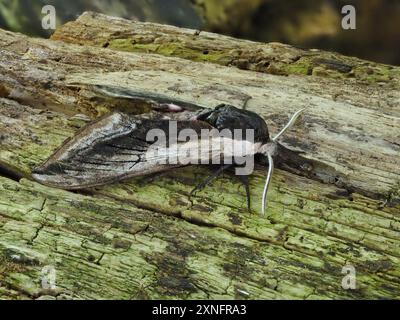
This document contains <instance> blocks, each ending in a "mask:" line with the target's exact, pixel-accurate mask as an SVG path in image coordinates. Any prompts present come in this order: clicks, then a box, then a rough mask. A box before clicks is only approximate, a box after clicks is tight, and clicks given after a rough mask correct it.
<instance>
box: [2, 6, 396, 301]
mask: <svg viewBox="0 0 400 320" xmlns="http://www.w3.org/2000/svg"><path fill="white" fill-rule="evenodd" d="M53 39H55V40H61V41H49V40H43V39H32V38H28V37H25V36H23V35H19V34H14V33H11V32H6V31H1V30H0V70H1V72H0V108H1V109H0V168H2V172H3V173H4V177H2V178H0V181H1V182H0V226H1V227H0V250H1V255H0V283H1V286H0V295H1V296H2V297H4V298H38V297H48V296H49V295H53V296H56V297H58V298H62V297H73V298H160V297H161V298H209V299H214V298H248V299H256V298H266V299H274V298H298V299H306V298H308V299H313V298H400V280H399V275H400V264H399V262H400V261H399V259H400V240H399V236H400V206H399V203H398V201H399V193H400V190H399V188H400V175H399V165H400V159H399V153H400V146H399V144H398V141H399V138H400V131H399V125H400V107H399V102H400V93H399V79H400V69H399V68H397V67H391V66H385V65H380V64H375V63H372V62H366V61H362V60H359V59H356V58H349V57H344V56H341V55H339V54H335V53H327V52H321V51H315V50H313V51H304V50H300V49H296V48H292V47H290V46H286V45H282V44H258V43H251V42H249V41H244V40H237V39H233V38H228V37H224V36H220V35H214V34H209V33H200V34H199V35H198V34H195V31H194V30H185V29H179V28H175V27H170V26H161V25H155V24H147V23H137V22H131V21H127V20H123V19H118V18H111V17H107V16H103V15H97V14H92V13H86V14H84V15H82V16H81V17H80V18H79V19H78V20H77V21H75V22H71V23H68V24H67V25H65V26H64V27H61V28H60V29H58V30H57V31H56V33H55V34H54V35H53ZM167 49H168V50H167ZM123 51H125V52H123ZM238 67H239V68H238ZM241 69H246V70H241ZM256 71H257V72H256ZM96 85H106V86H107V85H112V86H119V87H123V88H130V89H135V90H144V91H156V92H158V93H161V94H166V95H168V96H173V97H177V98H179V99H183V100H187V101H192V102H197V103H200V104H201V105H204V106H206V107H213V106H215V105H217V104H218V103H221V102H228V103H231V104H234V105H237V106H241V105H243V103H244V102H245V101H247V100H248V108H249V109H251V110H254V111H256V112H258V113H259V114H261V115H262V116H264V117H265V119H266V120H267V122H268V124H269V126H270V131H271V132H277V130H278V129H279V128H280V127H281V126H282V125H283V124H284V123H285V121H286V120H287V117H288V115H289V114H291V113H293V112H294V111H296V110H298V109H299V108H301V107H307V110H306V112H305V115H304V116H303V118H302V121H300V122H299V123H298V125H297V126H296V127H295V128H294V129H293V130H291V132H290V133H288V134H287V135H286V137H285V138H284V139H283V143H284V144H285V146H287V147H289V148H291V149H293V150H299V151H302V152H303V156H304V157H306V158H308V159H310V160H312V161H313V163H315V164H317V165H318V164H321V168H326V170H327V171H326V172H325V175H324V176H321V175H319V177H318V179H317V178H315V179H314V178H313V179H310V178H306V177H302V175H304V172H299V174H293V173H289V172H287V171H284V170H277V172H276V173H275V175H274V177H273V181H272V190H271V192H270V194H269V199H270V205H269V208H268V213H267V218H262V217H260V216H259V215H258V213H259V203H260V197H261V193H262V188H263V180H264V176H265V169H263V168H259V169H258V170H257V171H256V173H255V174H254V176H253V178H252V180H251V193H252V200H253V202H252V203H253V204H252V209H253V214H249V213H248V212H247V211H246V203H245V193H244V190H243V189H242V187H241V186H240V184H238V183H237V181H236V180H235V179H234V178H233V177H230V176H224V177H223V178H220V179H218V180H217V181H215V182H214V183H213V184H212V185H211V186H209V187H207V188H206V189H205V190H204V191H202V192H199V193H197V194H196V196H195V197H192V198H189V192H190V190H191V189H192V188H193V187H194V186H195V184H196V183H197V182H198V181H199V180H200V179H202V178H203V177H204V176H205V175H207V173H208V172H209V171H208V169H207V168H193V167H188V168H184V169H179V170H174V171H173V172H167V173H165V174H162V175H157V176H152V177H144V178H140V179H132V180H129V181H127V182H123V183H119V184H116V185H110V186H105V187H101V188H96V189H93V190H88V191H87V192H86V193H85V194H76V193H71V192H67V191H62V190H56V189H51V188H47V187H43V186H40V185H39V184H37V183H34V182H31V181H30V180H29V178H30V170H31V169H32V168H33V167H34V166H35V165H37V164H39V163H41V162H42V161H43V160H45V159H46V158H47V157H48V156H49V155H50V154H51V153H52V152H53V150H54V149H55V148H57V147H58V146H59V145H60V144H61V143H62V142H63V141H64V140H65V139H66V138H67V137H70V136H72V135H73V134H74V133H75V132H76V131H77V130H78V129H79V128H80V127H82V126H83V125H84V124H85V123H86V122H87V121H89V118H95V117H97V116H99V115H102V114H104V113H107V112H109V111H111V110H113V109H124V110H129V111H130V112H137V113H140V112H143V110H144V109H145V108H146V106H143V105H140V106H139V105H137V104H135V103H133V102H130V101H128V100H124V99H114V98H112V97H107V96H104V95H101V94H100V93H99V91H98V90H97V89H96ZM249 98H251V99H250V100H249ZM308 170H309V171H311V173H312V172H313V170H315V171H316V172H317V173H318V174H320V171H317V170H316V169H315V168H308ZM307 176H311V175H310V174H308V175H307ZM20 177H24V178H23V179H22V180H21V181H19V182H18V181H14V180H18V179H19V178H20ZM12 178H13V179H14V180H13V179H12ZM17 178H18V179H17ZM317 180H323V183H322V182H321V181H317ZM347 263H349V264H352V265H354V266H355V268H356V271H357V289H356V290H344V289H342V287H341V281H342V278H343V276H344V275H343V274H341V271H342V267H343V266H344V265H345V264H347ZM46 265H51V266H54V267H55V268H56V271H57V290H56V291H46V290H43V289H41V282H40V277H41V270H42V268H43V267H44V266H46Z"/></svg>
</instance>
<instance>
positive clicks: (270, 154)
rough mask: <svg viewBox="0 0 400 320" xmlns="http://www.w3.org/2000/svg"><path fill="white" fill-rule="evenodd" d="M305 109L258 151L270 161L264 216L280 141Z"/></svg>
mask: <svg viewBox="0 0 400 320" xmlns="http://www.w3.org/2000/svg"><path fill="white" fill-rule="evenodd" d="M304 110H305V109H301V110H299V111H297V112H296V113H295V114H294V115H293V116H292V117H291V118H290V120H289V122H288V123H287V124H286V126H285V127H283V129H282V130H281V131H280V132H279V133H278V134H277V135H276V136H275V137H273V138H272V139H270V140H269V141H268V142H267V143H266V144H264V145H262V146H261V147H260V149H259V151H258V153H260V154H263V155H264V156H266V157H267V159H268V173H267V178H266V179H265V185H264V192H263V196H262V203H261V211H262V214H263V215H265V209H266V207H267V193H268V188H269V185H270V182H271V178H272V174H273V172H274V157H275V155H276V154H277V150H278V139H279V138H280V137H281V136H282V135H283V134H284V133H285V132H286V131H287V130H289V129H290V128H291V127H292V126H293V125H294V124H295V122H296V120H297V118H298V117H299V116H300V114H301V113H302V112H303V111H304Z"/></svg>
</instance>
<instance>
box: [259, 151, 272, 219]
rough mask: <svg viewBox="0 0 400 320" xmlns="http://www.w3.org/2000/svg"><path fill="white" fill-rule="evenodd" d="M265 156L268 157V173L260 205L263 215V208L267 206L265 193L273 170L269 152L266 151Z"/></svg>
mask: <svg viewBox="0 0 400 320" xmlns="http://www.w3.org/2000/svg"><path fill="white" fill-rule="evenodd" d="M267 157H268V174H267V179H266V180H265V186H264V192H263V197H262V205H261V207H262V208H261V209H262V214H263V216H265V209H266V207H267V193H268V188H269V183H270V182H271V178H272V173H273V172H274V159H273V158H272V155H271V153H270V152H268V153H267Z"/></svg>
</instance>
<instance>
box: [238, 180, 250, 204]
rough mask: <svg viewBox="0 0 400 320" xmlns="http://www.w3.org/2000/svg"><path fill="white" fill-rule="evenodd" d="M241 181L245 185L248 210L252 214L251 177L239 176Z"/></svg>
mask: <svg viewBox="0 0 400 320" xmlns="http://www.w3.org/2000/svg"><path fill="white" fill-rule="evenodd" d="M237 178H238V179H239V181H240V182H241V183H242V184H243V186H244V188H245V190H246V197H247V210H248V211H249V212H250V211H251V210H250V205H251V201H250V181H249V176H237Z"/></svg>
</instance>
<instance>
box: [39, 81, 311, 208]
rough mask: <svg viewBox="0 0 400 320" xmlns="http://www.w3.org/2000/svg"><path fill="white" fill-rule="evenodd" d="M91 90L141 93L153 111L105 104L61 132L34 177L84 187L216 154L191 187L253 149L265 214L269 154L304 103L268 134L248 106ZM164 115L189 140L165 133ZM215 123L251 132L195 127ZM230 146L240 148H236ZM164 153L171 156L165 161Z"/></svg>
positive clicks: (201, 160)
mask: <svg viewBox="0 0 400 320" xmlns="http://www.w3.org/2000/svg"><path fill="white" fill-rule="evenodd" d="M97 90H100V91H102V92H104V91H106V93H107V94H108V96H114V97H118V98H127V99H133V100H135V99H136V100H146V101H147V102H149V103H150V104H151V105H152V109H153V111H152V112H149V113H146V114H140V115H134V114H129V113H125V112H113V113H111V114H108V115H106V116H104V117H101V118H100V119H98V120H95V121H94V122H92V123H89V124H88V125H86V126H85V127H83V128H82V129H81V130H80V131H79V132H78V133H77V134H76V135H75V136H74V137H73V138H70V139H67V140H66V141H65V142H64V143H63V144H62V146H61V147H60V148H58V149H57V150H56V151H55V152H54V154H53V155H51V156H50V157H49V158H48V159H47V160H46V161H45V162H44V163H43V164H41V165H39V166H38V167H36V168H34V170H33V171H32V176H33V178H34V179H35V180H36V181H38V182H39V183H42V184H44V185H48V186H51V187H56V188H61V189H66V190H76V189H85V188H90V187H95V186H100V185H105V184H110V183H115V182H118V181H121V180H124V179H128V178H131V177H137V176H144V175H148V174H152V173H156V172H162V171H165V170H170V169H172V168H176V167H182V166H185V165H188V164H190V163H192V162H193V161H197V163H198V164H204V163H206V162H207V160H215V159H216V158H219V159H220V166H219V169H218V170H217V171H216V172H215V173H213V174H212V175H210V177H208V178H207V179H206V180H205V181H204V182H202V183H201V184H199V185H198V186H197V187H196V188H195V189H194V190H193V191H192V193H193V192H194V191H197V190H199V189H201V188H203V187H205V186H206V185H207V184H208V183H209V182H210V181H211V180H213V179H214V178H216V177H217V176H218V175H220V174H221V173H222V172H223V171H224V170H226V169H228V168H231V167H237V166H238V167H240V166H243V163H241V164H238V163H237V161H235V159H237V158H243V157H249V156H250V157H256V156H257V155H261V156H262V157H266V159H267V162H268V172H267V177H266V181H265V186H264V191H263V196H262V204H261V211H262V213H263V214H265V210H266V206H267V193H268V188H269V185H270V181H271V177H272V174H273V170H274V158H275V157H276V156H277V155H278V153H279V150H280V148H282V147H281V146H280V145H279V143H278V142H277V141H278V139H279V137H281V136H282V135H283V134H284V133H285V132H286V131H287V130H289V129H290V128H291V127H292V126H293V124H294V123H295V121H296V119H297V118H298V117H299V115H300V114H301V113H302V112H303V110H304V109H302V110H299V111H297V112H296V113H295V114H294V115H293V116H292V117H291V118H290V120H289V122H288V123H287V124H286V126H285V127H284V128H283V129H282V130H281V131H280V132H279V133H278V134H276V135H275V136H274V137H272V138H271V137H270V135H269V131H268V126H267V124H266V122H265V121H264V119H263V118H261V117H260V116H259V115H258V114H256V113H254V112H252V111H249V110H245V109H239V108H237V107H234V106H232V105H228V104H221V105H219V106H217V107H216V108H214V109H206V108H203V107H201V106H198V105H195V104H191V103H187V102H183V101H179V100H176V99H171V98H168V97H165V96H160V95H154V94H150V93H146V94H143V93H137V92H134V91H129V90H124V91H122V90H121V89H118V90H114V89H112V88H111V89H110V88H106V89H105V88H102V87H97ZM172 121H174V122H175V125H176V129H177V132H178V134H179V132H181V131H182V130H188V129H190V132H191V134H192V135H195V136H197V139H195V142H193V139H189V141H188V139H183V140H182V139H177V140H171V139H170V138H171V132H170V131H171V122H172ZM215 129H216V130H217V131H218V132H221V131H224V130H225V132H226V131H228V132H233V131H235V130H236V131H237V130H239V131H246V130H247V131H248V130H250V131H251V132H253V137H252V139H246V137H245V138H242V139H240V138H237V137H236V136H234V135H232V136H231V137H229V135H228V137H227V136H223V137H221V136H217V135H215V134H208V135H202V133H203V132H204V131H207V130H208V132H214V133H215ZM152 130H161V132H165V133H166V136H165V140H166V141H164V142H166V143H165V145H164V146H163V147H161V148H160V147H159V142H160V141H158V140H159V139H157V141H156V140H155V139H154V137H153V138H152V139H149V134H150V133H151V131H152ZM247 131H246V132H247ZM242 137H243V135H242ZM221 139H222V140H223V141H224V142H225V143H226V142H228V144H227V145H228V146H229V147H226V144H223V145H222V144H221V143H217V142H221ZM156 145H157V146H158V147H157V148H155V146H156ZM204 145H207V146H208V149H207V148H203V147H204ZM232 146H234V147H235V146H236V147H238V149H240V150H241V154H240V156H238V154H237V153H236V151H235V148H232ZM203 149H204V150H203ZM171 155H173V156H174V159H175V160H177V161H175V162H172V161H170V160H171ZM235 156H238V157H235ZM228 159H230V160H231V161H230V162H229V161H228ZM232 159H233V161H232ZM189 160H190V161H192V162H190V161H189ZM241 180H242V181H243V182H244V183H245V186H246V195H247V201H248V207H249V208H250V192H249V185H248V176H247V175H244V176H242V177H241Z"/></svg>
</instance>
